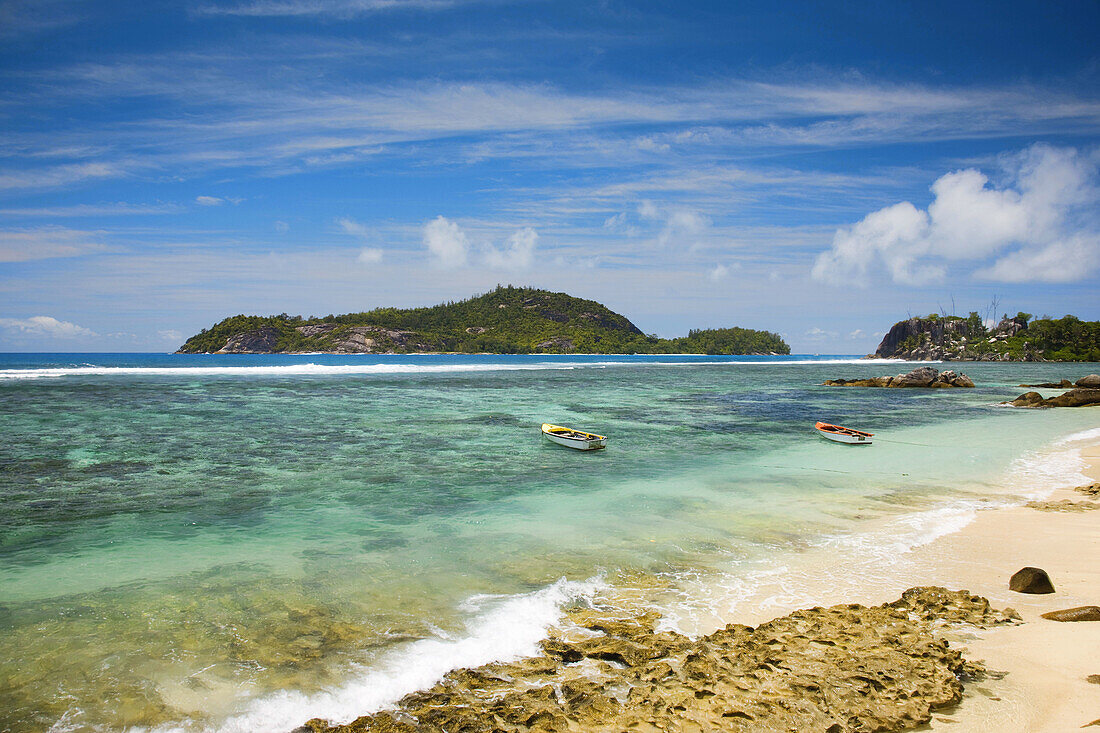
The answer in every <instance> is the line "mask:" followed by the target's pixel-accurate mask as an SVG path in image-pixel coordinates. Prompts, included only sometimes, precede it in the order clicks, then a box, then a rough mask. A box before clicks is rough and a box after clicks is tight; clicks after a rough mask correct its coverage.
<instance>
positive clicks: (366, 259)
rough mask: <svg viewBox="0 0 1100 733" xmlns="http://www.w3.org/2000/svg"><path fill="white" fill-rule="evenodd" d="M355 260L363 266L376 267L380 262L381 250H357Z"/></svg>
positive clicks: (370, 248) (373, 248)
mask: <svg viewBox="0 0 1100 733" xmlns="http://www.w3.org/2000/svg"><path fill="white" fill-rule="evenodd" d="M356 259H357V260H358V261H359V263H360V264H363V265H377V264H378V263H379V262H381V261H382V250H380V249H378V248H377V247H364V248H363V249H361V250H359V256H358V257H357V258H356Z"/></svg>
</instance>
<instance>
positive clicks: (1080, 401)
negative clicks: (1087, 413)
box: [1005, 387, 1100, 407]
mask: <svg viewBox="0 0 1100 733" xmlns="http://www.w3.org/2000/svg"><path fill="white" fill-rule="evenodd" d="M1005 404H1009V405H1012V406H1013V407H1086V406H1088V405H1100V389H1083V388H1080V387H1077V388H1074V389H1071V390H1070V391H1068V392H1064V393H1062V394H1060V395H1058V396H1057V397H1048V398H1046V399H1043V396H1042V395H1041V394H1039V393H1038V392H1025V393H1024V394H1022V395H1020V396H1019V397H1017V398H1016V399H1014V400H1012V401H1011V402H1007V403H1005Z"/></svg>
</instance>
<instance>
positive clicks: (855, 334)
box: [848, 328, 867, 339]
mask: <svg viewBox="0 0 1100 733" xmlns="http://www.w3.org/2000/svg"><path fill="white" fill-rule="evenodd" d="M866 335H867V334H866V333H864V331H863V329H862V328H857V329H856V330H855V331H852V332H851V333H850V334H848V338H850V339H861V338H863V337H864V336H866Z"/></svg>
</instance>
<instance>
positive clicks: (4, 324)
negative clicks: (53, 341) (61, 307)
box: [0, 316, 96, 339]
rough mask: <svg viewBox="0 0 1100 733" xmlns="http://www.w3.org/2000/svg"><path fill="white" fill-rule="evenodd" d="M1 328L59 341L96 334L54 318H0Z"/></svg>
mask: <svg viewBox="0 0 1100 733" xmlns="http://www.w3.org/2000/svg"><path fill="white" fill-rule="evenodd" d="M0 328H3V329H5V330H7V331H13V332H15V333H18V334H23V335H27V336H49V337H52V338H59V339H77V338H91V337H94V336H96V332H95V331H92V330H91V329H88V328H84V327H83V326H78V325H76V324H75V323H70V322H69V321H59V320H57V319H56V318H53V317H52V316H31V317H30V318H22V319H20V318H0Z"/></svg>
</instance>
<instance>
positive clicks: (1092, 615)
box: [1042, 606, 1100, 621]
mask: <svg viewBox="0 0 1100 733" xmlns="http://www.w3.org/2000/svg"><path fill="white" fill-rule="evenodd" d="M1042 617H1043V618H1048V619H1050V620H1051V621H1100V606H1077V607H1076V608H1066V609H1063V610H1061V611H1048V612H1046V613H1044V614H1042Z"/></svg>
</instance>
